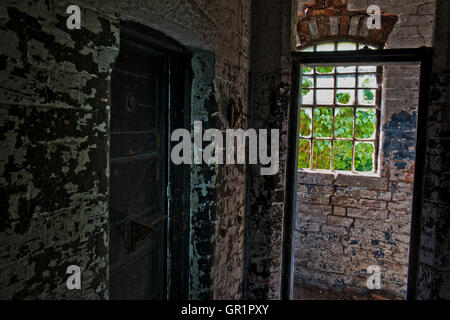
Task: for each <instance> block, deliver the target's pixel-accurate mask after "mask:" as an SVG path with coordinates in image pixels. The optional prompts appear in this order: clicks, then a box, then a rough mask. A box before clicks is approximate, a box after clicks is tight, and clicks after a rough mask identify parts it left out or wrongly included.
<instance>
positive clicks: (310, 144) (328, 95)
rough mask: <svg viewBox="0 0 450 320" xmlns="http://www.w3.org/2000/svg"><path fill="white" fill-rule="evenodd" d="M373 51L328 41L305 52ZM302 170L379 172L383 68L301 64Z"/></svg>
mask: <svg viewBox="0 0 450 320" xmlns="http://www.w3.org/2000/svg"><path fill="white" fill-rule="evenodd" d="M362 48H368V49H374V48H373V47H368V46H365V45H363V44H360V43H355V42H329V43H322V44H318V45H314V46H312V47H309V48H307V49H304V50H302V51H305V52H319V51H322V52H323V51H343V50H345V51H348V50H357V49H362ZM300 79H301V81H300V83H301V88H300V91H301V92H300V95H299V96H300V112H299V114H300V126H299V154H298V168H299V169H303V170H316V171H317V170H318V171H324V170H325V171H333V172H334V171H342V172H351V173H354V174H358V173H376V172H377V169H378V168H377V163H378V161H377V160H378V143H379V123H380V106H381V91H382V90H381V89H382V88H381V79H382V67H380V66H373V65H362V64H358V63H355V64H354V65H345V66H337V65H336V66H334V65H333V66H325V65H302V66H301V78H300Z"/></svg>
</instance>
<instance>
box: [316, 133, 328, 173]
mask: <svg viewBox="0 0 450 320" xmlns="http://www.w3.org/2000/svg"><path fill="white" fill-rule="evenodd" d="M330 166H331V141H328V140H327V141H321V140H315V141H314V154H313V169H322V170H330Z"/></svg>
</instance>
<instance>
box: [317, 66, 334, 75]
mask: <svg viewBox="0 0 450 320" xmlns="http://www.w3.org/2000/svg"><path fill="white" fill-rule="evenodd" d="M316 72H317V73H319V74H331V73H334V67H316Z"/></svg>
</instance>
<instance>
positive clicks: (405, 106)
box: [295, 64, 420, 298]
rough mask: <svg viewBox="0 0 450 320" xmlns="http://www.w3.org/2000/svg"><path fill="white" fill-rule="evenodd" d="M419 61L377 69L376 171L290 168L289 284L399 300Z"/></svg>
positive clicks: (409, 200)
mask: <svg viewBox="0 0 450 320" xmlns="http://www.w3.org/2000/svg"><path fill="white" fill-rule="evenodd" d="M419 78H420V66H419V65H417V64H400V65H396V66H385V67H384V72H383V97H382V101H383V102H382V114H381V119H380V120H381V125H380V131H381V137H380V155H379V158H380V161H379V163H380V172H379V176H377V175H373V174H370V175H364V174H362V175H358V176H355V175H349V174H338V175H334V174H321V173H308V172H301V171H300V172H299V173H298V187H297V188H298V189H297V219H296V221H297V226H296V234H295V236H296V238H295V250H296V251H295V252H296V253H295V282H296V284H299V285H302V286H305V287H312V288H322V289H335V290H342V289H354V290H356V291H357V292H360V293H363V292H365V291H366V290H367V287H366V281H367V278H368V276H369V275H368V274H367V269H368V268H369V266H379V267H380V271H381V280H382V290H383V291H384V292H385V293H387V294H389V295H391V296H394V297H399V298H405V297H406V289H407V278H408V254H409V242H410V228H411V211H412V198H413V194H412V193H413V182H414V171H415V170H414V169H415V156H416V153H415V146H416V134H417V131H416V126H417V112H418V103H419Z"/></svg>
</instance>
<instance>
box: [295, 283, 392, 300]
mask: <svg viewBox="0 0 450 320" xmlns="http://www.w3.org/2000/svg"><path fill="white" fill-rule="evenodd" d="M294 300H400V299H398V298H391V297H388V296H387V295H386V294H384V293H382V292H376V293H368V294H365V295H361V294H356V293H355V292H350V291H342V292H336V291H331V290H324V289H311V288H308V289H306V288H302V287H300V286H298V285H296V286H295V287H294Z"/></svg>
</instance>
